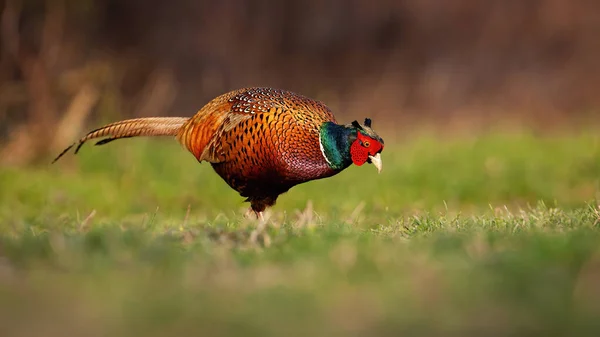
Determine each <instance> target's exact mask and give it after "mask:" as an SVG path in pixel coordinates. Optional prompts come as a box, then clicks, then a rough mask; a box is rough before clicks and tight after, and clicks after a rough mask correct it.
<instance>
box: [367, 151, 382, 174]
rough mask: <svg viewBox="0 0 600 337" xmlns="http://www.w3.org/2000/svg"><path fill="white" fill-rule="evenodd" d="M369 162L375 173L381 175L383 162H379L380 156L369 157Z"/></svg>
mask: <svg viewBox="0 0 600 337" xmlns="http://www.w3.org/2000/svg"><path fill="white" fill-rule="evenodd" d="M369 160H370V161H371V163H372V164H373V165H375V167H376V168H377V173H381V169H382V168H383V162H382V161H381V154H380V153H378V154H376V155H374V156H369Z"/></svg>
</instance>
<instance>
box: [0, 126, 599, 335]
mask: <svg viewBox="0 0 600 337" xmlns="http://www.w3.org/2000/svg"><path fill="white" fill-rule="evenodd" d="M382 158H383V164H384V169H383V172H382V173H381V174H380V175H378V174H377V171H376V169H375V168H374V167H372V166H371V165H365V166H362V167H350V168H349V169H347V170H346V171H344V172H343V173H341V174H339V175H338V176H335V177H332V178H329V179H323V180H320V181H315V182H311V183H307V184H304V185H300V186H297V187H294V188H293V189H291V190H290V192H288V193H287V194H284V195H282V196H281V197H280V198H279V200H278V203H277V205H276V206H275V207H274V208H273V209H272V210H271V211H270V212H269V213H268V214H267V217H268V221H269V225H268V226H267V227H266V230H265V231H256V229H255V228H256V224H255V223H253V222H252V221H249V220H246V219H244V217H243V214H244V212H245V210H246V208H247V207H248V204H245V203H243V202H242V201H243V198H241V197H239V196H238V195H237V193H235V192H234V191H232V190H231V189H229V188H228V187H227V185H226V184H225V183H224V182H223V181H221V180H220V178H219V177H218V176H217V175H216V174H215V173H214V172H212V169H211V168H210V166H209V165H206V164H202V165H199V164H198V163H197V162H196V161H195V159H194V158H193V156H191V155H190V154H188V153H186V152H185V151H184V150H183V149H182V148H181V147H180V146H179V145H177V144H176V143H175V142H174V141H169V140H167V139H157V140H144V139H140V140H137V139H136V140H134V139H129V140H122V141H119V142H114V143H111V144H110V145H106V146H102V147H93V146H85V147H84V148H82V150H81V152H80V154H79V155H78V156H77V157H73V156H72V155H68V156H67V157H66V158H65V160H64V161H62V160H61V162H59V163H57V164H54V165H49V164H48V165H46V164H41V165H39V166H37V167H32V168H28V169H16V168H0V186H1V187H0V335H1V336H31V335H39V334H43V335H45V336H66V335H76V336H106V335H110V336H177V335H205V336H238V335H244V336H399V335H402V336H413V335H414V336H449V335H456V336H482V335H485V336H500V335H509V334H510V335H534V334H535V335H540V336H551V335H553V336H557V335H570V336H574V335H584V334H589V335H591V336H595V335H598V333H600V321H599V320H598V316H599V315H600V304H598V303H600V290H598V289H599V288H598V286H597V285H598V283H599V282H600V250H599V248H600V230H599V226H600V209H599V208H598V204H597V202H596V197H597V195H598V190H599V187H600V186H599V181H600V180H599V173H600V136H597V135H594V133H593V132H572V133H558V134H553V135H546V136H534V135H532V134H529V133H526V132H512V133H507V132H506V133H495V134H489V135H484V136H474V135H473V136H469V137H467V136H459V137H451V138H439V137H433V136H428V135H426V134H423V135H418V136H414V137H405V139H403V140H401V141H396V142H388V141H387V140H386V148H385V150H384V152H383V154H382ZM48 162H49V161H48Z"/></svg>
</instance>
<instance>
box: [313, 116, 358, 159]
mask: <svg viewBox="0 0 600 337" xmlns="http://www.w3.org/2000/svg"><path fill="white" fill-rule="evenodd" d="M352 136H354V137H356V130H354V129H353V128H347V127H345V126H343V125H338V124H335V123H332V122H325V123H323V125H321V130H320V137H319V140H320V143H321V151H322V152H323V155H324V156H325V159H326V160H327V163H328V164H329V167H331V168H332V169H334V170H343V169H345V168H346V167H348V166H350V164H352V159H351V158H350V145H351V138H352Z"/></svg>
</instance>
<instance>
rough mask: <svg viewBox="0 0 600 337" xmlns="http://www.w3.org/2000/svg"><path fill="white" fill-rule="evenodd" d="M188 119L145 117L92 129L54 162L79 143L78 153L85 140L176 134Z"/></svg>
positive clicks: (108, 140)
mask: <svg viewBox="0 0 600 337" xmlns="http://www.w3.org/2000/svg"><path fill="white" fill-rule="evenodd" d="M188 119H189V118H188V117H145V118H135V119H127V120H124V121H120V122H115V123H111V124H108V125H105V126H103V127H101V128H98V129H96V130H92V131H90V132H89V133H88V134H87V135H86V136H85V137H83V138H81V139H80V140H79V141H77V142H75V143H73V144H71V145H70V146H69V147H67V148H66V149H64V150H63V152H61V153H60V154H59V155H58V156H57V157H56V158H55V159H54V160H53V161H52V163H55V162H56V161H57V160H58V159H60V157H62V156H63V155H64V154H65V153H67V151H69V150H70V149H71V148H72V147H73V146H75V145H77V147H76V148H75V154H77V152H79V149H80V148H81V146H82V145H83V144H84V143H85V142H87V141H88V140H90V139H94V138H101V137H108V138H106V139H103V140H100V141H98V142H97V143H96V144H95V145H104V144H106V143H109V142H112V141H113V140H117V139H121V138H130V137H141V136H176V135H177V132H178V131H179V129H180V128H181V126H182V125H183V124H185V122H187V121H188Z"/></svg>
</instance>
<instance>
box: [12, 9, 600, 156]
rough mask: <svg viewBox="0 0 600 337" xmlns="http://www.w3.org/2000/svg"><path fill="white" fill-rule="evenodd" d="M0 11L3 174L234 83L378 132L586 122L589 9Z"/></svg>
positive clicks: (592, 20) (594, 83)
mask: <svg viewBox="0 0 600 337" xmlns="http://www.w3.org/2000/svg"><path fill="white" fill-rule="evenodd" d="M0 10H1V17H0V42H1V44H0V46H1V52H0V144H1V146H0V163H2V164H5V165H27V164H32V163H36V162H42V161H43V162H46V161H47V160H48V158H49V156H51V155H55V154H56V153H57V151H60V150H61V149H62V148H64V147H65V146H66V145H68V144H70V143H71V142H72V141H73V140H74V139H75V138H77V137H78V136H80V135H81V133H83V132H84V131H85V129H87V128H89V127H91V126H94V125H98V123H101V122H109V121H113V120H115V119H119V118H127V117H133V116H156V115H165V116H167V115H182V116H191V115H193V114H194V113H195V112H196V111H197V110H198V109H200V108H201V107H202V106H203V105H204V104H205V103H207V102H208V101H209V100H210V99H211V98H213V97H215V96H217V95H219V94H221V93H224V92H226V91H229V90H233V89H237V88H241V87H246V86H273V87H279V88H285V89H289V90H293V91H296V92H299V93H302V94H304V95H307V96H311V97H313V98H316V99H319V100H322V101H324V102H325V103H326V104H327V105H329V106H330V107H331V108H332V110H333V111H334V112H335V113H336V115H337V116H338V119H339V120H340V121H348V120H349V119H351V118H364V117H366V116H369V117H372V118H373V119H374V126H375V127H376V128H378V129H381V128H382V126H383V125H385V126H386V129H387V130H386V131H384V132H381V133H383V134H385V135H386V137H387V138H390V137H395V136H396V135H400V134H402V133H403V132H404V131H407V130H413V129H415V128H418V127H433V128H437V127H439V128H440V129H441V130H444V131H457V130H458V131H459V132H465V131H466V130H486V129H487V128H488V127H491V126H498V125H504V126H509V127H527V128H531V129H535V130H546V129H553V128H556V127H562V126H564V125H573V124H575V125H577V124H582V123H586V124H587V123H590V122H592V121H594V120H595V116H597V115H598V107H599V105H600V95H599V94H598V88H600V66H599V64H598V62H599V61H598V60H600V36H599V32H600V2H598V1H589V0H520V1H505V0H487V1H479V0H454V1H441V0H379V1H373V0H329V1H321V0H285V1H273V0H271V1H269V0H247V1H242V0H201V1H200V0H171V1H156V0H128V1H123V0H45V1H44V0H3V1H0ZM386 137H384V138H386ZM387 138H386V140H387Z"/></svg>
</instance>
